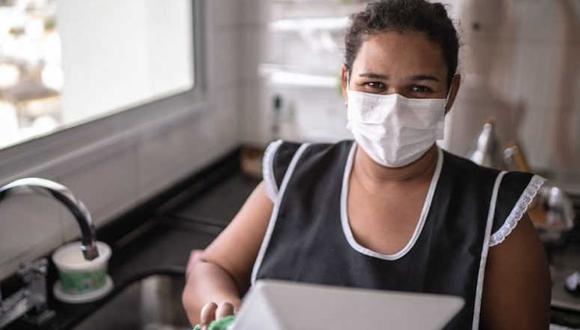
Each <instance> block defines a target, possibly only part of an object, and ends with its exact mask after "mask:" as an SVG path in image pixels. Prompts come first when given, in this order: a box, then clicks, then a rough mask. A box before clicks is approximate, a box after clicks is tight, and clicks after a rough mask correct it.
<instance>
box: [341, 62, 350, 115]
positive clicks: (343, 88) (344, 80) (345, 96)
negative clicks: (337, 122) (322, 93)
mask: <svg viewBox="0 0 580 330" xmlns="http://www.w3.org/2000/svg"><path fill="white" fill-rule="evenodd" d="M347 89H348V68H347V67H346V65H345V64H343V65H342V70H341V74H340V90H341V92H342V98H343V99H344V104H345V105H347V104H348V93H347V92H346V91H347Z"/></svg>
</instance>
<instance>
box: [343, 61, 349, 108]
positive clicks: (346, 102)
mask: <svg viewBox="0 0 580 330" xmlns="http://www.w3.org/2000/svg"><path fill="white" fill-rule="evenodd" d="M349 85H350V73H349V71H348V69H347V71H346V92H347V96H346V98H347V99H348V91H349V90H350V86H349ZM344 106H345V107H347V108H348V101H344Z"/></svg>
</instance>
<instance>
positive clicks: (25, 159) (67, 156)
mask: <svg viewBox="0 0 580 330" xmlns="http://www.w3.org/2000/svg"><path fill="white" fill-rule="evenodd" d="M191 3H192V22H191V28H192V29H193V33H192V38H193V42H192V45H193V52H192V54H193V65H192V68H193V71H194V73H193V87H192V88H190V89H189V90H187V91H183V92H180V93H177V94H173V95H169V96H166V97H162V98H159V99H154V100H151V101H147V100H145V101H144V103H142V104H137V105H135V106H131V107H127V108H123V109H120V110H119V111H115V112H112V113H109V114H103V116H101V117H98V118H94V119H89V120H87V121H85V122H80V123H76V124H71V125H69V126H67V125H65V126H64V127H63V128H59V129H58V130H57V131H55V132H50V133H47V134H45V135H39V136H36V137H33V138H30V139H27V140H25V141H22V142H20V143H17V144H14V145H11V146H7V147H5V148H2V149H0V183H3V182H8V181H10V180H13V179H16V178H20V177H25V176H30V175H38V174H39V173H43V171H44V170H45V169H47V168H49V167H54V166H56V165H62V166H66V165H67V164H68V163H69V162H70V161H72V160H73V159H74V158H78V157H75V155H78V154H79V151H80V153H82V154H87V153H90V152H92V151H97V150H99V151H101V150H105V149H114V148H116V147H119V144H125V145H126V143H129V142H130V141H135V140H137V139H139V138H140V137H141V136H143V135H144V134H147V133H148V132H151V131H152V130H156V129H162V128H163V127H165V126H167V125H169V124H171V123H174V122H176V121H178V120H179V118H181V117H183V116H187V115H191V114H192V113H201V112H202V111H203V109H205V108H206V102H207V101H206V98H207V95H206V94H207V78H206V70H205V68H206V66H205V65H204V63H206V58H205V53H206V52H205V40H204V39H205V34H206V22H205V20H204V17H205V15H204V13H205V6H204V1H203V0H191Z"/></svg>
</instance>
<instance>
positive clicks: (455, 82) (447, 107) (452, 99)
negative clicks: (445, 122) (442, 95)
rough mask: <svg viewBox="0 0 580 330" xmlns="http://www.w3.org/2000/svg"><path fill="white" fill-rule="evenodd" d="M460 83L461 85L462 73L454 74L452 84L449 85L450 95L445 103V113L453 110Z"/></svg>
mask: <svg viewBox="0 0 580 330" xmlns="http://www.w3.org/2000/svg"><path fill="white" fill-rule="evenodd" d="M460 85H461V75H459V74H456V75H454V76H453V79H452V80H451V86H450V87H449V96H448V97H447V105H445V114H447V113H448V112H449V111H450V110H451V107H452V106H453V102H455V97H456V96H457V92H458V91H459V86H460Z"/></svg>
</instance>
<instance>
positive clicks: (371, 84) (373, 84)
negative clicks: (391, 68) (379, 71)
mask: <svg viewBox="0 0 580 330" xmlns="http://www.w3.org/2000/svg"><path fill="white" fill-rule="evenodd" d="M365 86H367V87H369V88H371V89H374V90H379V89H380V90H382V89H385V84H383V83H382V82H378V81H371V82H367V83H365Z"/></svg>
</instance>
